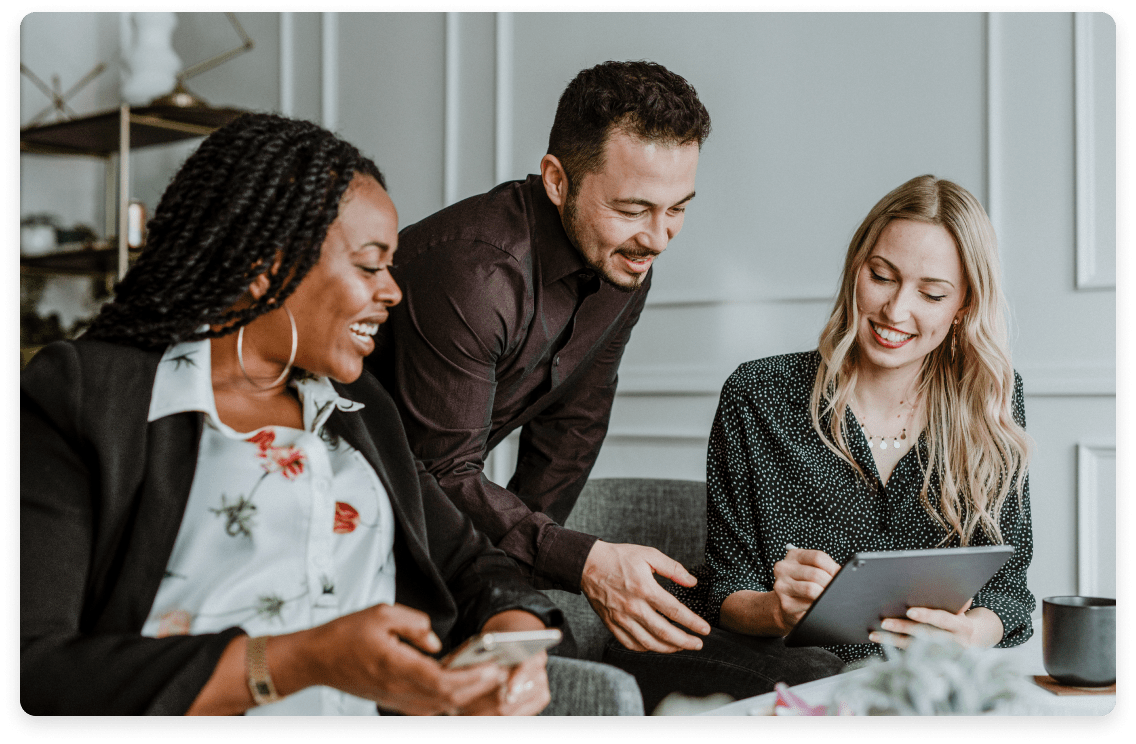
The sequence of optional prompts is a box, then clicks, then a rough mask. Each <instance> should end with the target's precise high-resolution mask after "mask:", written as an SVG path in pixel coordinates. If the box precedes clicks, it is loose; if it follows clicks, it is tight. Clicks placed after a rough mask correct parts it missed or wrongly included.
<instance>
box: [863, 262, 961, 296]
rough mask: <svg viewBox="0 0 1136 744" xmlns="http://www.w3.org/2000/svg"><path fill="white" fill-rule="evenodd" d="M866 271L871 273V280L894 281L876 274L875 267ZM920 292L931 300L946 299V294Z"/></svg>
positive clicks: (880, 282) (878, 281) (885, 282)
mask: <svg viewBox="0 0 1136 744" xmlns="http://www.w3.org/2000/svg"><path fill="white" fill-rule="evenodd" d="M868 273H869V274H870V275H871V277H872V281H874V282H877V283H879V284H891V283H892V282H894V281H895V280H894V279H889V278H888V277H886V276H881V275H879V274H877V273H876V271H875V269H868ZM920 294H922V295H923V296H924V297H925V298H927V299H928V300H930V301H931V302H942V301H943V300H944V299H946V295H933V294H927V293H926V292H920Z"/></svg>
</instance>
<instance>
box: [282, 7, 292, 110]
mask: <svg viewBox="0 0 1136 744" xmlns="http://www.w3.org/2000/svg"><path fill="white" fill-rule="evenodd" d="M293 21H294V18H293V15H292V14H291V13H281V14H280V113H281V114H282V115H284V116H292V115H293V111H295V109H296V75H295V71H296V46H295V33H296V30H295V29H296V24H295V23H294V22H293Z"/></svg>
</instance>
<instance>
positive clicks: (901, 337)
mask: <svg viewBox="0 0 1136 744" xmlns="http://www.w3.org/2000/svg"><path fill="white" fill-rule="evenodd" d="M868 327H869V328H871V329H872V337H873V338H875V340H876V343H878V344H879V345H880V346H883V347H885V348H888V349H898V348H899V347H901V346H903V345H905V344H906V343H907V342H908V341H910V340H911V339H913V338H915V336H916V335H917V334H914V333H905V332H903V331H901V330H899V329H898V328H892V327H891V326H886V325H882V324H880V323H873V322H872V321H870V320H869V321H868Z"/></svg>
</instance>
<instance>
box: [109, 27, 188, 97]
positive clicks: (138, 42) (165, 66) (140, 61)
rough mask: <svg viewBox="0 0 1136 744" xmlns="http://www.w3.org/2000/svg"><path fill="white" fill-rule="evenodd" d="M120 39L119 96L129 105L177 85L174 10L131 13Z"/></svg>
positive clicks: (177, 59)
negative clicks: (122, 76)
mask: <svg viewBox="0 0 1136 744" xmlns="http://www.w3.org/2000/svg"><path fill="white" fill-rule="evenodd" d="M130 16H131V17H130V19H129V22H128V23H127V24H125V30H126V34H125V37H126V38H124V39H123V40H122V41H123V43H122V48H123V52H124V53H123V62H124V68H125V69H124V71H123V74H124V78H123V82H122V97H123V99H124V100H125V101H126V102H127V103H129V104H130V105H132V106H140V105H144V104H147V103H149V102H150V101H152V100H154V99H155V98H157V97H158V96H161V95H165V94H166V93H169V92H170V91H172V90H173V89H174V86H175V85H177V75H178V72H180V71H181V59H179V58H178V56H177V54H176V53H175V52H174V48H173V33H174V27H175V26H176V25H177V14H176V13H131V14H130Z"/></svg>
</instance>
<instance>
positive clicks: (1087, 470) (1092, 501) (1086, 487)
mask: <svg viewBox="0 0 1136 744" xmlns="http://www.w3.org/2000/svg"><path fill="white" fill-rule="evenodd" d="M1105 459H1111V460H1114V461H1115V460H1116V445H1115V444H1078V445H1077V593H1078V594H1080V595H1083V596H1101V593H1102V592H1105V591H1107V588H1106V587H1104V586H1102V581H1101V578H1100V565H1099V562H1098V559H1099V555H1098V552H1097V550H1096V549H1095V548H1096V545H1097V543H1098V542H1099V535H1100V532H1101V530H1102V529H1109V528H1110V527H1111V528H1113V529H1115V525H1116V515H1115V514H1102V513H1101V509H1100V501H1101V498H1100V489H1101V483H1100V478H1099V475H1100V463H1101V461H1102V460H1105Z"/></svg>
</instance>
